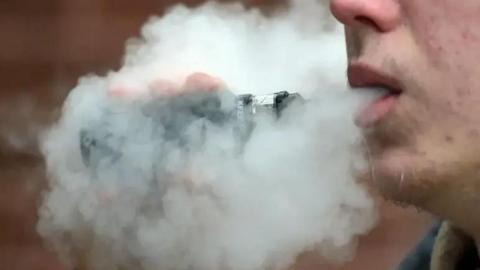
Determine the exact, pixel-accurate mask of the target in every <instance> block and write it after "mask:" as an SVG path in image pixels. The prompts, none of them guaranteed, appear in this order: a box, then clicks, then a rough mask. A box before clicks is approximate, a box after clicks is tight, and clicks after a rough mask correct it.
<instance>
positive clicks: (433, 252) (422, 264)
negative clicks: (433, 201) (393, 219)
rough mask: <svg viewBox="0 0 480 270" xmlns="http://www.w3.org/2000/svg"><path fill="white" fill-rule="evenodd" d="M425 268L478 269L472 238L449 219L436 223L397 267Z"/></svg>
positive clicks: (410, 269) (423, 269)
mask: <svg viewBox="0 0 480 270" xmlns="http://www.w3.org/2000/svg"><path fill="white" fill-rule="evenodd" d="M428 269H430V270H476V269H480V259H479V257H478V252H477V248H476V247H475V244H474V242H473V240H472V238H470V237H468V236H467V235H466V234H464V233H463V232H462V231H461V230H459V229H458V228H456V227H454V226H452V225H451V224H449V223H448V222H444V223H439V224H437V225H435V226H434V227H433V228H432V229H431V230H430V232H429V233H428V234H427V235H426V236H425V237H424V238H423V239H422V240H421V241H420V243H419V244H418V246H417V247H416V248H415V249H414V250H413V251H412V252H411V253H410V254H409V255H408V256H407V257H406V258H405V259H404V260H403V262H402V263H401V264H400V266H399V267H398V268H397V270H428Z"/></svg>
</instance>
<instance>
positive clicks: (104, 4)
mask: <svg viewBox="0 0 480 270" xmlns="http://www.w3.org/2000/svg"><path fill="white" fill-rule="evenodd" d="M176 2H180V1H167V0H135V1H132V0H40V1H38V0H1V1H0V270H3V269H8V270H24V269H25V270H26V269H38V270H42V269H49V270H60V269H62V270H65V268H64V267H62V265H61V264H60V263H59V261H58V260H57V258H56V257H55V256H54V255H53V254H52V253H50V252H49V251H48V248H45V247H44V245H43V244H42V241H41V239H40V238H39V237H38V236H37V233H36V231H35V225H36V217H37V213H36V212H37V206H38V203H39V200H40V198H41V194H42V190H43V189H44V188H45V187H46V180H45V175H44V172H43V168H42V166H43V164H42V159H41V156H40V154H39V151H38V148H37V144H36V142H37V136H38V132H39V131H40V130H41V127H42V126H45V125H46V124H48V123H50V122H51V121H52V120H54V119H55V116H56V115H57V113H58V111H59V109H60V106H61V104H62V102H63V99H64V98H65V96H66V95H67V94H68V91H69V89H71V88H72V87H73V86H75V84H76V81H77V79H78V78H79V77H80V76H82V75H84V74H86V73H97V74H104V73H105V72H106V71H108V70H111V69H117V68H118V67H119V65H120V63H121V60H122V54H123V50H124V44H125V41H126V40H127V39H128V38H129V37H134V36H138V34H139V30H140V29H141V26H142V24H143V23H145V21H146V20H147V19H148V18H149V17H150V16H152V15H160V14H161V13H162V12H163V11H164V10H165V8H167V7H168V6H170V5H172V4H173V3H176ZM181 2H182V3H184V4H187V5H190V6H194V5H198V4H200V3H201V2H202V1H200V0H188V1H181ZM244 2H245V3H246V4H247V5H248V6H261V7H262V8H264V9H265V10H268V9H270V8H272V7H277V6H279V5H282V4H284V2H282V1H280V0H263V1H262V0H250V1H244ZM380 205H381V209H382V218H381V222H380V226H379V227H378V228H377V229H376V230H375V231H373V232H372V234H370V235H369V236H367V237H365V238H364V239H362V241H361V245H360V253H359V257H358V259H356V260H355V261H354V263H352V264H350V265H349V266H347V268H348V267H350V268H348V269H387V268H391V267H392V266H393V265H395V264H396V263H398V261H400V259H401V258H402V257H403V256H404V255H405V254H406V252H407V251H408V250H409V249H410V247H411V246H413V245H415V243H416V241H417V240H418V239H419V237H420V236H421V235H422V234H423V233H424V231H425V229H426V227H428V226H429V225H430V219H429V218H428V217H426V216H423V215H420V214H418V213H416V212H412V211H407V210H403V209H400V208H398V207H395V206H393V205H388V204H385V203H383V202H382V203H381V204H380ZM372 260H373V261H374V263H372V262H371V261H372ZM322 265H323V264H322V262H320V261H319V260H318V259H316V257H315V256H314V255H305V256H303V257H302V259H301V260H299V263H298V265H297V268H298V269H303V270H310V269H318V268H319V267H321V266H322ZM367 265H369V266H367ZM372 265H373V266H372ZM372 267H373V268H372ZM322 269H323V268H322Z"/></svg>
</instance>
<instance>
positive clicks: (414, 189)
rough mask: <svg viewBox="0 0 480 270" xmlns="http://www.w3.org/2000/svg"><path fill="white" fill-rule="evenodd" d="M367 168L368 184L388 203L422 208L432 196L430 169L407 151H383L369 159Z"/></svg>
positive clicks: (432, 177) (423, 161)
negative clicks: (388, 201)
mask: <svg viewBox="0 0 480 270" xmlns="http://www.w3.org/2000/svg"><path fill="white" fill-rule="evenodd" d="M369 165H370V166H369V168H370V169H369V172H366V175H368V176H367V177H368V179H369V182H370V183H372V185H373V186H374V187H375V188H376V189H378V191H379V192H380V193H381V194H382V195H383V197H385V198H386V199H387V200H390V201H393V202H395V203H399V204H405V205H414V206H417V207H421V208H423V207H424V206H425V204H426V203H427V201H428V197H429V196H430V195H429V194H431V193H433V190H434V189H433V188H432V183H431V179H435V177H434V176H433V173H432V170H430V169H429V168H428V164H425V160H424V159H423V160H422V158H419V157H417V156H415V155H414V154H412V153H411V152H409V151H406V150H404V151H402V150H400V149H396V150H389V151H384V152H383V153H382V154H381V155H376V156H373V157H371V159H370V164H369Z"/></svg>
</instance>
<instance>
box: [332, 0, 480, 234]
mask: <svg viewBox="0 0 480 270" xmlns="http://www.w3.org/2000/svg"><path fill="white" fill-rule="evenodd" d="M331 9H332V12H333V14H334V15H335V16H336V17H337V18H338V19H339V20H340V21H341V22H342V23H344V24H345V30H346V42H347V48H348V57H349V61H350V62H353V61H363V62H366V63H368V64H370V65H373V66H374V67H376V68H378V69H380V70H382V71H384V72H386V73H387V74H390V75H392V76H393V77H395V78H396V79H398V80H399V81H400V83H401V85H402V88H403V89H402V90H403V93H402V95H401V96H400V98H399V100H398V103H397V104H396V107H395V109H394V111H393V112H391V113H390V114H389V115H387V117H386V118H385V119H383V121H382V122H380V123H379V124H378V125H376V126H374V127H373V128H371V129H369V130H365V135H366V138H367V142H368V143H367V145H368V157H369V158H370V161H371V167H372V172H371V173H369V174H368V175H369V178H371V180H373V181H374V183H375V184H377V187H379V188H380V190H381V191H382V192H383V193H384V194H385V196H386V197H388V198H390V199H392V200H396V201H399V202H402V203H408V204H413V205H416V206H418V207H421V208H424V209H426V210H428V211H430V212H432V213H434V214H436V215H439V216H440V217H443V218H446V219H450V220H452V221H453V222H455V223H456V224H457V225H458V226H461V227H462V228H464V229H465V230H467V231H468V232H469V233H471V234H473V235H474V236H475V237H476V238H477V239H478V238H480V215H479V213H478V212H479V211H480V210H479V209H480V208H478V202H479V199H480V15H479V14H480V1H478V0H462V1H458V0H421V1H419V0H331ZM359 18H362V19H359ZM365 18H366V19H365ZM366 21H368V23H367V22H366ZM401 178H403V180H402V181H400V179H401ZM400 182H402V185H400Z"/></svg>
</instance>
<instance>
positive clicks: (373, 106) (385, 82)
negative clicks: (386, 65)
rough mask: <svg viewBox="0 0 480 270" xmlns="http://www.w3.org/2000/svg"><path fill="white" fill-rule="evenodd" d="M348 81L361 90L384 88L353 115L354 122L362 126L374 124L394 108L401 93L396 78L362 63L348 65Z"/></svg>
mask: <svg viewBox="0 0 480 270" xmlns="http://www.w3.org/2000/svg"><path fill="white" fill-rule="evenodd" d="M348 81H349V83H350V86H351V87H352V88H355V89H359V90H360V89H361V90H362V91H365V90H367V91H368V90H369V89H370V90H373V89H379V88H380V89H382V90H384V94H382V95H381V96H380V97H378V98H376V99H375V100H373V101H372V102H370V103H369V104H367V106H365V107H364V108H363V109H362V110H360V111H359V113H358V114H357V115H356V116H355V123H356V124H357V125H358V126H359V127H362V128H367V127H371V126H374V125H376V124H378V123H379V122H380V121H382V120H383V119H384V118H386V116H387V115H388V114H389V113H391V112H392V111H393V110H394V109H395V107H396V105H397V103H398V99H399V97H400V95H401V93H402V88H401V86H400V83H399V82H398V80H396V79H395V78H393V77H392V76H390V75H388V74H386V73H384V72H381V71H379V70H378V69H375V68H374V67H372V66H369V65H367V64H364V63H352V64H351V65H349V67H348ZM377 91H378V90H377Z"/></svg>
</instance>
